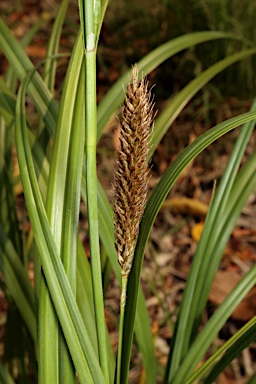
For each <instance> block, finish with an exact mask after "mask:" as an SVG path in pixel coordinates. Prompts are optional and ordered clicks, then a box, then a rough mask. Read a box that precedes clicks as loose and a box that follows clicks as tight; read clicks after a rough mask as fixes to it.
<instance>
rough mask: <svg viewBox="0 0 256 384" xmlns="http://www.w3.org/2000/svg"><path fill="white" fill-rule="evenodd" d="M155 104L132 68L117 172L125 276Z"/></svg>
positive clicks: (146, 175) (142, 193)
mask: <svg viewBox="0 0 256 384" xmlns="http://www.w3.org/2000/svg"><path fill="white" fill-rule="evenodd" d="M153 117H154V116H153V103H152V101H151V93H150V91H149V90H148V83H147V82H146V81H145V79H142V81H141V82H139V81H138V71H137V68H136V67H134V68H133V83H132V84H128V89H127V93H126V96H125V101H124V106H123V109H122V118H121V132H120V149H119V152H118V154H117V169H116V172H115V185H114V189H115V197H114V216H115V218H114V224H115V240H116V250H117V254H118V261H119V264H120V265H121V268H122V275H126V276H128V275H129V273H130V270H131V267H132V262H133V256H134V250H135V246H136V242H137V238H138V233H139V224H140V221H141V217H142V214H143V210H144V206H145V203H146V197H147V187H148V178H149V169H148V163H147V157H148V150H149V137H150V133H151V127H152V123H153Z"/></svg>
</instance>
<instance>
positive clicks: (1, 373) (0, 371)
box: [0, 361, 15, 384]
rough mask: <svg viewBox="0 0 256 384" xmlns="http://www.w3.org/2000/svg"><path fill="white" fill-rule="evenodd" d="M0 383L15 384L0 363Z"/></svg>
mask: <svg viewBox="0 0 256 384" xmlns="http://www.w3.org/2000/svg"><path fill="white" fill-rule="evenodd" d="M0 381H1V383H2V384H15V382H14V381H13V378H12V377H11V375H10V374H9V372H8V371H7V369H6V368H5V367H4V365H3V363H2V362H1V361H0Z"/></svg>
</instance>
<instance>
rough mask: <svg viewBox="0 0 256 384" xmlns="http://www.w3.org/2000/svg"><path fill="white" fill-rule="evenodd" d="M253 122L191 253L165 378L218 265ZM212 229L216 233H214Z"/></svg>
mask: <svg viewBox="0 0 256 384" xmlns="http://www.w3.org/2000/svg"><path fill="white" fill-rule="evenodd" d="M255 108H256V102H254V105H253V106H252V110H255ZM254 124H255V122H254V121H251V122H248V123H247V124H245V126H244V127H243V129H242V130H241V133H240V136H239V139H238V140H237V142H236V144H235V147H234V150H233V152H232V155H231V157H230V159H229V163H228V165H227V167H226V170H225V172H224V175H223V177H222V180H221V183H220V186H219V188H218V191H217V194H216V196H215V199H214V203H213V205H212V208H211V213H210V214H209V215H208V216H209V217H208V218H207V221H208V224H207V226H205V229H206V228H207V227H209V229H210V230H208V231H207V233H203V234H202V236H201V240H200V243H199V246H198V249H197V251H196V254H195V256H194V260H193V263H192V266H191V271H190V275H189V278H188V281H187V284H186V288H185V291H184V294H183V299H182V302H181V306H180V312H179V317H178V321H177V323H176V327H175V334H174V337H173V338H172V343H171V348H170V356H169V363H170V360H171V367H170V372H169V380H171V378H173V377H174V375H175V371H176V369H177V368H178V366H179V365H180V362H181V360H182V359H183V357H184V356H185V355H186V353H187V350H188V348H189V345H190V344H191V342H192V339H193V335H195V334H196V332H197V329H198V326H199V324H200V321H201V315H202V311H203V308H204V306H205V304H206V301H207V298H208V293H209V290H210V286H211V283H212V281H213V278H214V275H215V273H216V270H217V268H218V265H219V261H220V258H221V256H222V253H223V250H224V247H225V244H226V242H227V240H228V238H229V236H230V233H231V232H230V233H229V232H227V233H226V236H225V238H224V220H223V215H224V211H223V208H224V209H225V210H226V203H227V199H228V197H229V196H231V195H230V189H231V188H232V185H233V182H234V178H235V176H236V173H237V170H238V168H239V165H240V161H241V158H242V156H243V153H244V150H245V148H246V145H247V142H248V140H249V138H250V136H251V133H252V130H253V128H254ZM217 215H218V216H217ZM230 231H232V227H231V228H230ZM216 232H217V235H215V233H216ZM205 283H206V285H205ZM184 327H185V328H186V332H184ZM168 366H169V364H168V365H167V370H166V372H168V371H169V367H168Z"/></svg>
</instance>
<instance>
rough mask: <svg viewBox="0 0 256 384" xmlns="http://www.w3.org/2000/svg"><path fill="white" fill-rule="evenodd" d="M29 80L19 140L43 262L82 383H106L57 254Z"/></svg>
mask: <svg viewBox="0 0 256 384" xmlns="http://www.w3.org/2000/svg"><path fill="white" fill-rule="evenodd" d="M25 91H26V83H22V84H21V86H20V89H19V92H18V98H17V114H16V125H17V132H16V141H17V150H18V156H19V163H20V170H21V176H22V178H23V187H24V193H25V196H26V201H27V207H28V211H29V215H30V220H31V224H32V228H33V232H34V236H35V241H36V244H37V247H38V250H39V253H40V256H41V261H42V266H43V270H44V274H45V278H46V281H47V286H48V288H49V291H50V293H51V297H52V300H53V303H54V307H55V309H56V312H57V314H58V319H59V321H60V324H61V326H62V329H63V332H64V335H65V338H66V341H67V344H68V346H69V350H70V353H71V356H72V359H73V362H74V365H75V367H76V370H77V372H78V376H79V378H80V382H81V383H94V384H95V383H98V384H101V383H105V382H106V381H105V379H104V377H103V374H102V371H101V369H100V366H99V364H98V360H97V358H96V355H95V353H94V350H93V347H92V345H91V341H90V338H89V336H88V333H87V331H86V329H85V327H84V323H83V321H82V318H81V315H80V313H79V310H78V307H77V304H76V302H75V298H74V295H73V293H72V290H71V288H70V286H69V283H68V280H67V277H66V274H65V271H64V267H63V265H62V262H61V260H60V257H59V255H58V251H57V246H56V244H55V241H54V239H53V235H52V232H51V228H50V226H49V222H48V219H47V215H46V212H45V209H44V205H43V202H42V199H41V195H40V192H39V189H38V185H37V181H36V175H35V172H34V167H33V161H32V157H31V151H30V147H29V143H28V137H27V127H26V121H25V112H24V101H25Z"/></svg>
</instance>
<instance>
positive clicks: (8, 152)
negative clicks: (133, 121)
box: [0, 0, 256, 384]
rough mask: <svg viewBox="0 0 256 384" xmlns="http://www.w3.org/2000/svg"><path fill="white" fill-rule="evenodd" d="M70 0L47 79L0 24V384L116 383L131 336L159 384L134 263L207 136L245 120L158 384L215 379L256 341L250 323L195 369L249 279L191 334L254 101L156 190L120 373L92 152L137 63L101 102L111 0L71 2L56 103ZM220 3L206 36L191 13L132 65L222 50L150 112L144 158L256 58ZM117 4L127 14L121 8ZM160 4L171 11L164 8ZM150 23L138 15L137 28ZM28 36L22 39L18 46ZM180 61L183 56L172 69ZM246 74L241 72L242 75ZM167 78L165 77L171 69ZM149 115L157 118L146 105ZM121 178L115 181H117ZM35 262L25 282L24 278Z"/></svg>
mask: <svg viewBox="0 0 256 384" xmlns="http://www.w3.org/2000/svg"><path fill="white" fill-rule="evenodd" d="M68 3H69V1H68V0H63V1H62V3H61V6H60V9H59V12H58V15H57V17H56V18H55V22H54V26H53V28H52V34H51V39H50V41H49V48H48V52H47V59H46V60H45V61H44V62H43V63H42V66H43V67H44V68H43V69H44V70H43V75H40V74H39V72H38V68H37V67H35V66H34V65H33V64H32V62H31V61H30V59H29V58H28V56H27V55H26V53H25V51H24V48H23V47H22V45H21V44H20V43H19V42H17V41H16V40H15V38H14V37H13V36H12V34H11V32H10V30H9V29H8V28H7V26H6V25H5V23H4V22H3V21H2V20H1V19H0V49H1V51H2V52H3V54H4V55H5V57H6V59H7V61H8V63H9V67H8V70H7V71H6V74H5V77H4V78H2V79H1V80H0V115H1V119H0V154H1V155H0V196H1V205H0V207H1V209H0V270H1V275H2V278H1V289H2V291H3V292H4V294H5V298H6V301H7V302H8V319H7V325H6V332H5V359H4V360H3V361H2V363H1V365H0V377H1V382H3V383H13V382H14V379H15V380H18V382H20V383H30V382H35V381H36V382H39V383H40V384H45V383H54V384H57V383H59V384H65V383H67V384H70V383H75V382H77V377H78V378H79V382H80V383H81V384H87V383H95V384H96V383H98V384H103V383H109V384H112V383H116V384H125V383H127V381H128V372H129V364H130V355H131V348H132V342H133V335H134V331H135V335H136V340H137V344H138V347H139V350H140V352H141V354H142V360H143V365H144V368H145V372H146V383H148V384H155V383H156V382H157V360H156V357H155V353H154V343H153V336H152V333H151V328H150V319H149V316H148V314H147V309H146V304H145V299H144V296H143V293H142V289H141V287H140V274H141V269H142V262H143V258H144V252H145V247H146V244H147V241H148V239H149V236H150V232H151V229H152V226H153V224H154V221H155V219H156V216H157V214H158V212H159V210H160V208H161V205H162V203H163V201H164V200H165V198H166V196H167V195H168V193H169V192H170V190H171V189H172V187H173V185H174V183H175V182H176V180H177V179H178V177H179V176H180V174H181V173H182V171H183V170H184V169H185V167H186V166H187V165H188V164H189V163H190V162H191V161H192V160H193V159H195V158H196V156H197V155H198V154H199V153H201V152H202V151H203V150H204V149H205V148H207V147H208V146H209V145H210V144H211V143H213V142H214V141H215V140H217V139H220V138H221V137H222V136H223V135H224V134H225V133H227V132H229V131H231V130H233V129H235V128H236V127H238V126H241V125H243V128H242V129H241V132H240V134H239V137H238V139H237V141H236V143H235V145H234V148H233V152H232V154H231V156H230V159H229V161H228V164H227V166H226V169H225V172H224V174H223V176H222V179H221V181H220V183H219V185H218V187H217V188H216V190H214V192H213V197H212V201H211V205H210V208H209V212H208V215H207V218H206V222H205V226H204V231H203V234H202V236H201V239H200V242H199V245H198V248H197V251H196V253H195V256H194V260H193V264H192V267H191V270H190V273H189V277H188V280H187V283H186V287H185V291H184V294H183V298H182V302H181V306H180V309H179V315H178V319H177V322H176V324H175V329H174V334H173V337H172V340H171V345H170V353H169V358H168V362H167V364H166V369H165V375H164V377H162V378H161V380H162V381H163V382H164V383H165V384H167V383H172V384H184V383H187V384H188V383H195V382H196V381H197V380H199V379H200V380H201V381H200V382H202V383H212V382H214V380H215V379H216V378H217V377H218V375H219V374H220V373H221V372H223V370H224V369H225V367H226V366H227V365H228V364H229V363H230V361H232V359H234V357H236V356H237V355H239V354H240V353H241V352H242V350H243V349H244V348H246V347H247V346H248V345H249V344H250V343H251V342H252V341H254V339H255V330H256V317H255V318H253V319H251V320H250V321H249V322H248V323H246V324H245V325H244V327H242V328H241V329H240V330H239V331H238V332H237V334H235V335H234V336H233V337H232V338H231V339H230V340H228V341H227V343H226V344H225V345H224V346H223V347H222V348H221V349H220V350H217V351H216V352H215V353H214V354H213V355H212V356H211V358H210V359H208V360H206V362H205V363H204V364H202V365H201V366H200V368H199V369H197V370H196V368H197V367H198V365H199V363H200V362H202V361H203V359H204V356H205V355H206V353H207V351H208V350H209V348H210V346H211V344H212V343H213V341H214V339H215V337H216V336H217V334H218V332H219V331H220V330H221V328H222V327H223V325H224V324H225V322H226V321H227V319H228V318H229V316H230V315H231V313H232V312H233V311H234V309H235V308H236V306H237V305H238V304H239V303H240V302H241V300H242V299H243V298H244V297H245V295H246V294H247V293H248V292H249V290H250V289H251V288H252V286H253V285H254V284H255V282H256V266H253V267H252V268H251V269H250V271H249V272H248V273H247V274H246V275H245V276H244V277H243V279H242V280H241V281H240V283H239V284H238V285H237V286H236V287H235V288H234V289H233V291H232V292H231V293H230V294H229V296H228V297H227V299H226V300H225V301H224V302H223V303H222V304H221V305H220V306H219V308H218V309H217V310H216V311H215V313H214V314H213V316H212V317H211V318H210V319H209V321H208V322H207V324H206V325H205V326H204V328H203V329H200V333H198V330H199V327H200V325H201V317H202V314H203V311H204V308H205V306H206V303H207V299H208V294H209V291H210V287H211V284H212V282H213V279H214V276H215V273H216V271H217V269H218V266H219V263H220V260H221V256H222V254H223V251H224V248H225V245H226V244H227V241H228V239H229V237H230V234H231V232H232V229H233V227H234V225H235V222H236V220H237V218H238V217H239V215H240V213H241V210H242V208H243V206H244V205H245V203H246V201H247V199H248V197H249V195H250V194H251V193H252V191H253V190H254V188H255V185H256V172H255V171H256V169H255V168H256V161H255V160H256V159H255V157H256V152H254V153H253V154H251V155H250V157H248V159H247V161H246V162H245V163H244V164H243V166H242V167H241V166H240V165H241V160H242V157H243V154H244V152H245V150H246V146H247V143H248V141H249V139H250V136H251V134H252V132H253V129H254V123H255V119H256V102H254V103H253V105H252V107H251V110H250V112H248V113H245V114H243V115H239V116H236V117H233V118H231V119H229V120H227V121H223V122H222V123H220V124H218V125H216V126H214V127H212V128H211V129H210V130H208V131H207V132H205V133H204V134H203V135H202V136H200V137H198V138H197V139H196V140H195V141H194V142H193V143H192V144H190V145H189V146H188V147H187V148H186V149H185V150H184V151H183V152H182V153H180V154H179V155H178V157H177V158H176V159H175V161H173V163H172V164H171V165H170V166H169V168H168V169H167V170H166V172H165V173H164V174H163V175H162V177H161V178H160V180H159V182H158V184H157V185H156V187H155V188H154V190H153V192H152V193H151V195H150V197H149V199H148V201H147V203H146V205H145V209H144V212H143V215H142V220H141V223H140V227H139V233H138V240H137V243H136V248H135V251H134V255H133V257H132V258H131V259H132V268H131V271H130V274H129V276H127V278H128V282H127V294H126V296H127V297H126V303H125V306H124V308H123V313H122V320H121V323H122V324H121V328H120V330H121V332H120V333H121V334H119V345H118V347H119V351H118V356H119V358H118V361H117V364H118V366H117V368H116V356H114V352H113V350H112V348H111V344H110V338H109V333H108V330H107V327H106V323H105V316H104V294H103V287H102V267H101V263H102V255H101V254H100V250H101V249H102V248H104V251H105V252H106V255H107V258H108V260H109V262H110V264H111V267H112V269H113V271H114V273H115V275H116V277H117V279H118V281H119V282H120V283H121V268H120V266H119V264H118V258H117V253H116V250H115V240H114V225H113V212H112V208H111V206H110V204H109V202H108V200H107V197H106V195H105V192H104V190H103V188H102V187H101V185H100V183H99V182H98V180H97V169H96V148H97V142H98V140H99V139H100V137H101V135H102V132H103V129H104V127H105V126H106V124H107V123H108V121H109V119H110V117H111V116H112V115H113V114H114V113H116V110H117V109H118V108H119V107H120V105H121V104H122V103H123V101H124V99H125V94H124V89H125V90H126V89H127V84H128V82H129V80H130V79H131V78H132V69H131V68H130V69H129V70H128V72H125V73H123V75H122V76H121V77H120V78H119V79H118V80H117V81H116V82H115V84H114V85H113V86H112V87H111V88H110V89H109V90H108V92H107V93H106V94H105V96H104V97H103V98H102V100H101V101H100V103H99V104H98V105H97V93H96V90H97V87H96V55H97V51H98V41H99V35H100V31H101V27H102V22H103V19H104V16H105V11H106V8H107V0H102V1H92V0H84V1H83V0H79V10H80V22H81V31H79V33H78V35H77V39H76V44H75V46H74V49H73V51H72V54H71V58H70V61H69V66H68V70H67V72H66V76H65V81H64V87H63V90H62V93H61V98H60V100H59V102H58V101H56V99H55V98H54V96H53V93H54V79H55V75H56V60H58V57H59V56H58V47H59V39H60V33H61V30H62V26H63V22H64V19H65V14H66V11H67V6H68ZM153 3H154V2H153V1H152V4H153ZM234 3H235V2H234ZM194 4H199V2H196V3H194V2H189V6H191V7H192V6H193V7H194ZM209 4H210V3H209ZM228 4H229V3H228V2H227V1H226V2H221V4H220V3H217V4H216V7H217V6H218V7H219V8H217V9H216V13H214V14H213V15H217V14H218V9H220V10H221V12H220V15H221V17H222V16H223V18H221V17H220V18H218V17H217V16H216V19H215V18H214V17H215V16H213V15H212V14H211V13H210V14H209V12H208V2H203V1H202V2H200V7H199V8H198V12H199V11H200V12H201V13H204V14H205V15H208V16H209V15H211V17H210V16H209V17H208V18H206V21H207V24H206V27H207V28H206V29H207V30H202V29H203V28H204V27H205V25H204V24H203V23H202V25H201V26H199V27H198V28H197V29H198V30H200V31H199V32H190V28H192V23H193V22H194V21H193V20H192V19H191V20H190V13H189V12H188V11H187V8H186V15H185V16H184V19H183V24H184V31H183V30H180V31H179V30H176V33H175V34H172V29H170V31H169V32H168V33H170V34H172V36H171V38H170V39H169V40H168V41H167V40H166V39H165V38H166V36H167V32H166V35H164V37H163V40H165V42H163V44H159V40H156V41H155V42H154V44H155V47H154V49H153V50H151V51H149V52H145V54H144V56H143V58H141V59H140V60H139V61H138V63H137V68H138V77H139V84H144V81H143V76H147V75H149V74H150V73H151V72H152V71H154V70H155V69H157V68H158V67H159V66H160V65H162V64H163V63H164V62H165V61H166V60H169V59H171V58H172V57H174V56H175V55H180V57H181V58H182V57H183V56H184V57H186V51H185V52H184V50H189V51H190V52H193V56H194V57H196V61H198V60H199V61H200V60H201V59H199V58H198V57H200V55H199V52H200V49H201V50H207V49H209V51H210V50H211V47H214V50H215V52H218V54H216V55H214V57H215V58H216V60H214V62H211V64H207V63H205V64H204V65H203V66H202V68H200V71H199V72H198V73H194V74H195V75H196V76H194V78H193V79H192V80H189V81H187V78H186V76H185V77H184V83H181V85H180V90H179V92H177V93H176V94H175V95H174V96H173V97H172V98H171V99H169V101H168V103H166V106H165V109H164V110H163V111H162V112H161V113H159V115H158V116H157V118H156V119H155V124H154V134H153V136H152V138H151V143H150V150H149V155H148V157H152V155H153V153H154V151H155V150H156V148H157V146H158V144H159V143H160V141H161V139H162V138H163V136H164V135H165V133H166V132H167V131H168V130H169V129H170V127H171V124H172V122H173V121H174V120H175V119H176V118H177V116H178V115H179V114H180V112H181V111H182V110H183V109H184V107H185V106H186V104H187V103H188V102H189V101H190V100H191V99H192V98H193V97H194V95H195V94H196V93H197V92H198V91H200V90H201V89H202V88H203V87H204V86H205V85H207V84H208V83H209V81H211V79H213V78H214V77H215V76H217V75H218V74H221V73H225V74H228V73H229V71H231V69H230V66H231V65H232V64H234V63H238V62H244V61H245V60H246V59H247V58H251V57H253V55H255V54H256V48H254V47H252V46H253V45H252V44H251V43H250V41H247V40H249V39H245V36H244V35H243V34H242V33H241V34H242V35H241V36H238V35H237V33H234V31H233V30H232V28H230V25H235V23H234V20H233V19H232V20H230V18H229V17H228V15H229V14H230V13H229V12H228V6H229V5H228ZM112 6H114V5H113V4H112ZM116 6H120V7H121V6H123V7H124V9H127V7H128V5H124V4H121V3H120V4H118V5H116ZM142 6H143V2H142V3H141V6H138V9H137V10H136V9H135V10H134V12H135V11H136V12H142V11H143V7H142ZM174 6H175V7H176V8H175V12H176V11H177V13H175V17H177V20H180V18H181V17H182V14H183V12H184V8H185V2H176V3H175V5H174ZM174 6H173V7H174ZM145 7H146V5H145ZM157 7H158V4H157V2H156V6H155V8H154V7H153V6H152V10H154V9H156V12H157V11H158V8H157ZM163 7H166V8H164V9H168V12H170V14H174V10H173V9H172V7H171V5H170V4H169V2H168V1H166V2H164V3H163ZM251 7H253V6H252V5H251ZM244 8H245V6H244ZM238 9H240V8H238ZM110 10H111V9H110ZM178 11H179V12H178ZM112 12H114V8H112ZM152 12H153V11H152ZM214 12H215V11H214ZM127 14H129V15H130V16H131V17H132V18H131V20H130V22H131V23H134V25H135V27H136V25H137V26H138V25H139V19H138V18H137V17H136V18H135V16H134V15H132V14H131V13H129V12H127ZM142 16H144V14H142ZM224 16H225V17H224ZM237 16H239V14H237ZM107 17H108V18H110V15H109V14H108V15H107ZM186 17H188V20H186ZM151 19H152V18H151V17H150V19H149V20H151ZM155 19H156V20H157V18H155ZM146 20H147V19H145V18H144V19H143V20H142V21H143V23H144V22H145V21H146ZM156 20H155V21H154V22H155V23H157V21H156ZM189 20H190V22H191V24H190V23H189V22H188V21H189ZM237 20H238V19H237ZM231 21H232V23H231ZM240 21H241V20H240ZM221 22H222V23H224V26H223V25H221ZM127 23H128V22H127ZM127 23H124V28H125V27H127ZM217 23H218V24H217ZM219 23H220V24H219ZM181 24H182V23H181ZM227 26H228V27H227ZM185 28H188V29H189V30H185ZM215 29H217V30H215ZM127 30H128V27H127ZM236 30H237V29H236ZM28 40H29V39H28ZM28 40H27V41H25V42H24V41H23V43H24V44H25V45H26V44H27V43H28ZM152 41H153V40H152ZM239 44H240V45H239ZM218 46H219V47H220V52H221V51H222V50H223V47H226V50H225V54H224V55H222V57H221V58H220V57H219V51H218ZM238 46H239V48H237V47H238ZM241 46H243V49H241ZM200 47H201V48H200ZM230 47H232V50H231V48H230ZM99 53H100V47H99ZM197 53H198V55H199V56H198V57H197ZM227 53H228V54H227ZM100 54H101V53H100ZM181 63H182V60H181V61H180V63H179V65H180V64H181ZM183 65H184V67H185V66H186V60H184V62H183ZM204 67H205V69H203V68H204ZM246 71H248V76H250V75H249V72H250V68H248V67H247V68H246ZM195 72H196V71H195ZM165 76H167V77H168V73H165ZM188 77H189V76H188ZM131 88H132V86H130V88H128V89H129V90H131ZM237 92H239V90H238V91H237ZM27 96H29V100H30V101H29V103H28V105H27ZM32 106H33V107H34V108H35V110H36V112H37V122H36V124H33V122H31V121H30V110H31V109H33V108H32ZM148 112H149V114H150V113H152V112H151V109H150V108H149V110H148ZM151 117H152V116H150V118H149V120H151ZM128 120H129V119H128ZM136 140H137V138H136ZM14 149H15V150H16V151H17V155H18V161H19V166H20V176H21V181H22V187H23V192H24V196H25V201H26V207H27V210H28V215H29V220H30V223H31V228H32V231H31V232H28V231H26V228H25V220H24V219H23V220H20V219H19V218H18V216H17V209H16V199H15V191H14V186H15V184H16V182H17V180H16V179H15V177H14V175H13V170H12V153H13V151H14ZM143 153H144V152H143ZM145 157H147V152H145ZM145 160H146V158H145V159H144V162H145ZM118 181H120V182H121V180H120V179H118V178H117V182H118ZM135 192H136V191H135ZM81 197H82V200H83V202H84V203H85V204H86V206H87V219H88V224H89V239H90V262H89V261H88V255H86V253H85V250H84V247H83V246H82V243H81V241H80V238H79V236H78V235H79V231H78V223H79V213H80V199H81ZM123 230H124V229H123ZM101 246H102V247H101ZM31 265H32V266H33V269H34V281H33V283H32V282H31V281H30V279H29V274H28V272H29V267H30V266H31ZM125 284H126V283H125ZM14 335H15V337H14ZM116 371H117V372H118V373H117V374H115V372H116Z"/></svg>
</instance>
